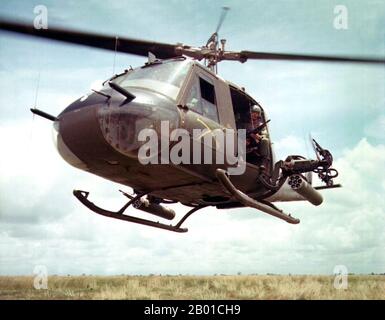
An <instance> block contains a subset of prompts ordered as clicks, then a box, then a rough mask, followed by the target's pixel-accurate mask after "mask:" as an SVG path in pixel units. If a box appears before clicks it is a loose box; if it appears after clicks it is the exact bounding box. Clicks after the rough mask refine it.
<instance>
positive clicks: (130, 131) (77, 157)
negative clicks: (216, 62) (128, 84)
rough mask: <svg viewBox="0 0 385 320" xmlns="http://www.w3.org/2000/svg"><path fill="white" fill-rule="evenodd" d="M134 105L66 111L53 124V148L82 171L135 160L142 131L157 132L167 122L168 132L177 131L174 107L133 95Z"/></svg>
mask: <svg viewBox="0 0 385 320" xmlns="http://www.w3.org/2000/svg"><path fill="white" fill-rule="evenodd" d="M135 96H136V97H137V98H136V99H135V100H134V101H132V102H129V103H126V104H123V105H122V101H121V99H120V100H119V103H115V101H110V103H106V102H105V103H98V104H95V105H83V106H82V107H79V108H73V107H71V106H70V107H68V108H67V109H66V110H64V111H63V112H62V113H61V114H60V115H59V117H58V118H59V119H58V121H56V122H55V123H54V128H55V132H56V136H57V139H56V141H57V142H56V145H57V149H58V151H59V153H60V155H61V156H62V157H63V158H64V160H66V161H67V162H68V163H69V164H71V165H73V166H75V167H77V168H79V169H82V170H89V169H90V168H93V167H94V168H95V167H100V165H101V164H103V165H105V163H106V162H108V163H110V164H111V163H114V162H116V160H117V159H118V160H119V161H120V160H122V156H123V157H124V156H125V158H127V157H129V158H131V159H135V158H136V159H137V157H138V149H139V148H140V146H141V145H143V144H144V143H145V141H139V140H138V135H139V133H140V132H141V130H143V129H153V130H155V131H156V132H158V130H160V128H161V122H162V121H168V123H169V127H170V130H173V129H174V128H176V127H178V125H179V113H178V110H177V107H176V105H175V104H173V103H171V102H170V101H164V98H159V99H157V97H156V96H154V95H152V96H151V99H150V98H149V97H145V96H144V95H143V94H142V95H140V93H136V94H135Z"/></svg>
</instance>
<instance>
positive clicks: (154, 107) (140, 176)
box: [0, 8, 385, 232]
mask: <svg viewBox="0 0 385 320" xmlns="http://www.w3.org/2000/svg"><path fill="white" fill-rule="evenodd" d="M227 11H228V8H224V10H223V12H222V15H221V17H220V20H219V23H218V26H217V28H216V31H215V32H214V33H213V34H212V35H211V37H210V38H209V39H208V41H207V43H206V44H205V45H203V46H201V47H194V46H188V45H184V44H181V43H178V44H175V45H173V44H166V43H159V42H150V41H145V40H138V39H131V38H120V37H115V36H107V35H100V34H92V33H85V32H81V31H75V30H67V29H60V28H53V27H50V28H49V29H35V28H34V27H33V25H32V23H31V24H28V23H21V22H15V21H9V20H4V19H2V20H0V30H3V31H8V32H15V33H19V34H25V35H30V36H35V37H40V38H45V39H50V40H57V41H63V42H67V43H71V44H77V45H84V46H89V47H94V48H99V49H106V50H111V51H115V52H123V53H128V54H134V55H138V56H143V57H148V61H147V62H146V63H145V64H144V65H143V66H141V67H138V68H135V69H132V68H130V69H127V70H124V71H123V72H122V73H120V74H116V75H114V76H113V77H111V78H110V79H107V80H106V81H105V82H104V83H103V86H102V88H101V89H98V90H93V92H91V93H87V94H86V95H84V96H83V97H81V98H79V99H78V100H76V101H74V102H73V103H72V104H70V105H69V106H68V107H67V108H66V109H64V110H63V111H62V112H61V113H60V114H59V115H58V116H53V115H51V114H49V113H47V112H44V111H42V110H39V109H36V108H32V109H31V111H32V112H33V113H34V114H36V115H39V116H41V117H43V118H46V119H48V120H51V121H53V127H54V130H55V132H56V147H57V149H58V152H59V153H60V155H61V156H62V158H63V159H64V160H65V161H66V162H68V163H69V164H70V165H72V166H74V167H76V168H79V169H81V170H85V171H87V172H89V173H92V174H95V175H98V176H100V177H103V178H105V179H108V180H111V181H114V182H117V183H119V184H123V185H125V186H127V187H130V188H132V189H133V191H134V193H133V194H129V193H127V192H124V191H121V190H120V191H121V192H122V194H123V195H124V196H126V197H127V198H128V200H127V202H126V203H125V205H124V206H123V207H122V208H121V209H120V210H118V211H116V212H114V211H109V210H106V209H103V208H101V207H99V206H97V205H95V204H94V203H93V202H91V201H90V200H89V198H88V197H89V192H88V191H82V190H74V191H73V194H74V196H75V197H76V198H77V199H78V200H79V201H80V202H81V203H82V204H84V205H85V206H86V207H87V208H89V209H90V210H92V211H93V212H95V213H97V214H100V215H103V216H106V217H110V218H114V219H120V220H124V221H128V222H132V223H137V224H142V225H146V226H150V227H155V228H160V229H165V230H169V231H174V232H187V231H188V229H187V228H184V227H182V224H183V223H184V222H185V221H186V219H187V218H188V217H190V216H191V215H192V214H193V213H194V212H196V211H198V210H200V209H203V208H205V207H208V206H214V207H216V208H217V209H229V208H241V207H251V208H255V209H257V210H259V211H262V212H265V213H267V214H269V215H272V216H275V217H277V218H280V219H282V220H285V221H287V222H288V223H291V224H297V223H299V222H300V221H299V219H297V218H295V217H293V216H291V215H290V214H287V213H285V212H283V211H282V210H280V209H279V208H277V207H276V206H275V205H274V204H273V202H279V201H309V202H310V203H312V204H313V205H320V204H321V203H322V201H323V199H322V195H321V193H320V190H322V189H332V188H337V187H340V186H341V185H339V184H334V182H333V179H334V178H336V177H337V175H338V172H337V170H336V169H333V168H332V164H333V157H332V154H331V153H330V152H329V151H328V150H326V149H324V148H322V147H321V146H320V145H319V144H318V143H317V141H316V140H314V139H312V145H313V148H314V151H315V154H316V159H307V158H305V157H303V156H300V155H288V156H287V158H286V159H285V160H280V161H276V159H275V157H274V151H273V143H272V141H271V139H270V134H269V127H268V121H270V119H267V115H266V111H265V110H264V108H263V107H262V106H261V105H260V104H259V103H258V102H257V101H256V100H255V99H254V98H252V97H251V96H250V95H249V94H247V93H246V91H245V90H244V89H243V88H241V87H239V86H237V85H235V84H233V83H231V82H229V81H226V80H224V79H222V78H221V77H220V76H219V75H218V74H217V66H218V63H219V62H221V61H224V60H230V61H239V62H241V63H244V62H246V61H248V60H286V61H291V60H299V61H309V62H312V61H314V62H318V61H320V62H334V63H336V62H337V63H374V64H384V63H385V59H384V58H374V57H342V56H324V55H322V56H321V55H299V54H288V53H269V52H254V51H240V52H234V51H228V50H226V48H225V46H226V40H225V39H221V40H219V36H218V31H219V28H220V26H221V24H222V22H223V20H224V17H225V15H226V12H227ZM201 62H203V63H201ZM255 106H257V107H258V109H259V110H260V111H261V114H260V117H261V123H262V124H261V125H260V126H258V127H257V128H254V129H253V130H252V132H253V133H257V134H261V132H262V131H263V135H264V137H265V139H266V141H268V144H267V146H265V150H264V153H265V156H264V157H263V159H261V161H259V162H258V161H257V162H255V161H249V160H248V159H247V156H246V159H243V160H244V165H245V168H244V171H243V173H242V174H233V175H231V174H229V173H230V169H231V168H232V167H233V164H230V163H228V162H226V161H224V162H223V163H219V162H214V163H210V164H207V163H201V162H197V163H195V162H194V161H192V162H191V161H190V162H188V161H186V162H183V161H181V163H178V164H175V163H173V162H167V161H166V163H161V161H159V162H157V161H155V162H154V163H149V164H143V163H142V162H141V161H139V160H140V159H139V156H138V150H139V149H140V147H141V146H143V144H144V143H145V142H144V141H141V140H140V139H139V135H140V132H141V130H146V129H151V130H152V132H155V133H156V134H158V135H159V136H160V137H163V136H164V135H165V133H164V132H161V129H162V124H161V123H162V122H164V121H167V123H168V125H169V128H168V129H167V132H166V135H169V134H170V131H172V130H174V129H183V130H185V131H186V132H188V133H190V134H191V135H190V138H191V140H194V135H193V131H194V130H196V129H201V130H203V131H204V132H205V135H207V136H211V138H212V136H213V132H215V131H216V132H218V131H219V132H228V131H230V130H233V132H237V131H236V130H239V129H245V128H246V127H247V126H248V125H249V124H250V123H251V118H250V117H251V109H252V108H253V107H255ZM248 134H250V132H249V133H248ZM159 136H158V137H159ZM195 140H196V139H195ZM214 140H215V139H214ZM202 141H203V140H199V144H201V143H202V144H203V142H202ZM177 143H178V141H172V142H171V144H169V145H167V149H168V150H166V151H170V149H171V148H172V147H173V146H175V145H176V144H177ZM195 144H196V141H195ZM190 147H191V145H190V146H189V147H188V148H190ZM219 148H220V144H218V143H217V142H216V141H215V142H214V143H213V144H212V145H211V146H210V148H209V149H210V150H211V151H210V152H211V153H212V154H216V152H217V151H218V149H219ZM194 150H195V149H194ZM194 150H193V151H194ZM238 151H239V150H238ZM238 151H237V152H238ZM162 152H163V150H161V151H160V152H158V153H156V154H155V158H156V159H160V158H161V157H162ZM193 154H194V152H192V156H193ZM199 158H201V155H199ZM312 173H315V174H317V175H318V177H319V178H320V180H321V181H322V182H324V183H325V185H323V186H313V185H312ZM173 203H181V204H183V205H185V206H189V207H191V209H190V210H189V211H188V212H187V213H186V214H185V215H184V216H183V217H182V218H181V219H180V221H179V222H177V223H175V224H167V223H165V222H159V221H153V220H148V219H143V218H138V217H135V216H131V215H127V214H124V213H125V211H126V210H127V209H128V208H129V207H130V206H133V207H134V208H136V209H139V210H142V211H145V212H147V213H150V214H153V215H156V216H158V217H160V218H162V219H167V220H173V219H174V218H175V212H174V210H172V209H171V208H168V207H166V206H165V205H167V204H173Z"/></svg>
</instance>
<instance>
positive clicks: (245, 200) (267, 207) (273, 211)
mask: <svg viewBox="0 0 385 320" xmlns="http://www.w3.org/2000/svg"><path fill="white" fill-rule="evenodd" d="M216 176H217V178H218V180H219V182H220V183H221V184H222V186H223V187H224V189H225V190H227V191H228V192H229V193H230V194H231V195H232V196H233V197H234V198H235V199H237V200H238V201H239V202H240V203H242V204H243V205H244V206H245V207H252V208H255V209H257V210H260V211H263V212H265V213H268V214H270V215H272V216H274V217H277V218H279V219H282V220H285V221H286V222H289V223H292V224H297V223H299V222H300V221H299V219H296V218H294V217H292V216H291V215H290V214H286V213H284V212H283V211H282V210H280V209H278V208H277V207H276V206H274V205H273V204H272V203H270V202H267V201H264V202H260V201H257V200H254V199H252V198H250V197H249V196H248V195H247V194H245V193H243V192H242V191H240V190H239V189H237V188H236V187H235V186H234V185H233V184H232V183H231V181H230V179H229V177H228V176H227V173H226V171H225V170H222V169H217V171H216Z"/></svg>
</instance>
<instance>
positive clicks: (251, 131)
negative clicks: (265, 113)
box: [246, 119, 270, 137]
mask: <svg viewBox="0 0 385 320" xmlns="http://www.w3.org/2000/svg"><path fill="white" fill-rule="evenodd" d="M269 122H270V119H269V120H267V121H265V122H263V123H261V124H260V125H259V126H258V127H256V128H254V129H248V130H246V137H249V136H250V135H252V134H260V133H261V131H262V129H263V128H264V127H266V125H267V124H268V123H269Z"/></svg>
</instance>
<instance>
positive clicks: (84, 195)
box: [73, 190, 207, 233]
mask: <svg viewBox="0 0 385 320" xmlns="http://www.w3.org/2000/svg"><path fill="white" fill-rule="evenodd" d="M73 194H74V196H75V197H76V198H77V199H78V200H79V201H80V202H81V203H82V204H84V205H85V206H86V207H87V208H88V209H90V210H91V211H93V212H95V213H97V214H100V215H102V216H105V217H109V218H113V219H119V220H124V221H128V222H133V223H138V224H142V225H145V226H149V227H154V228H159V229H164V230H168V231H174V232H180V233H183V232H187V231H188V229H187V228H181V226H182V223H183V222H185V221H186V219H187V218H188V217H189V216H191V215H192V214H193V213H194V212H196V211H198V210H200V209H202V208H204V207H207V205H199V206H196V207H194V208H192V209H191V210H190V211H188V212H187V213H186V214H185V215H184V216H183V218H182V219H180V221H179V222H178V223H177V224H176V225H171V224H170V225H168V224H164V223H160V222H156V221H152V220H146V219H141V218H137V217H133V216H129V215H125V214H123V212H124V211H126V210H127V208H128V207H129V206H130V205H134V204H135V202H136V201H137V200H139V199H140V198H141V197H142V196H144V195H146V193H141V194H138V195H136V196H134V197H130V198H131V199H130V201H128V202H127V203H126V204H125V205H124V206H123V207H122V208H121V209H120V210H118V211H109V210H105V209H103V208H100V207H98V206H97V205H95V204H94V203H93V202H91V201H89V200H88V195H89V192H87V191H82V190H74V191H73Z"/></svg>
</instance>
